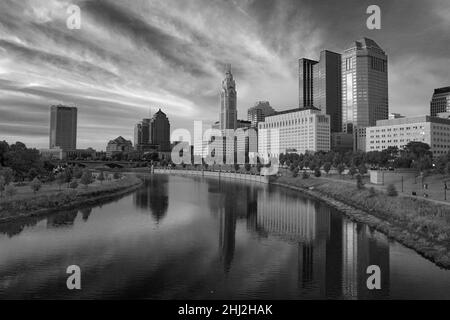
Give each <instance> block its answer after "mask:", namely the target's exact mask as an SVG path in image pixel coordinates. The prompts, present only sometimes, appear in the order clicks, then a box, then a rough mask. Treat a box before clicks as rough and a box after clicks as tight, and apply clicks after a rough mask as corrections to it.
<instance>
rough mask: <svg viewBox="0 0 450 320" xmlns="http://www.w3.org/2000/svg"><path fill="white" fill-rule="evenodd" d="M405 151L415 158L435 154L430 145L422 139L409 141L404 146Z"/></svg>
mask: <svg viewBox="0 0 450 320" xmlns="http://www.w3.org/2000/svg"><path fill="white" fill-rule="evenodd" d="M404 151H405V152H406V153H407V154H409V155H411V156H412V157H413V159H414V160H417V159H420V158H422V157H424V156H429V157H430V158H431V157H432V156H433V153H432V152H431V151H430V146H429V145H428V144H426V143H423V142H420V141H411V142H408V144H407V145H406V146H405V147H404Z"/></svg>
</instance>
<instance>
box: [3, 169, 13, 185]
mask: <svg viewBox="0 0 450 320" xmlns="http://www.w3.org/2000/svg"><path fill="white" fill-rule="evenodd" d="M0 176H2V177H3V178H4V179H5V185H7V184H10V183H11V181H12V180H13V177H14V172H13V171H12V169H11V168H0Z"/></svg>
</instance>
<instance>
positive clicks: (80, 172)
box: [73, 166, 83, 179]
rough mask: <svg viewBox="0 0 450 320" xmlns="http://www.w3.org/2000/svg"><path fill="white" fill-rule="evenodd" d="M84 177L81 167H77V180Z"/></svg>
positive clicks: (74, 174)
mask: <svg viewBox="0 0 450 320" xmlns="http://www.w3.org/2000/svg"><path fill="white" fill-rule="evenodd" d="M82 176H83V171H82V170H81V168H80V167H79V166H76V167H75V168H73V177H74V178H75V179H81V177H82Z"/></svg>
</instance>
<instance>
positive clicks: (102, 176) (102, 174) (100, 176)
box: [97, 171, 105, 184]
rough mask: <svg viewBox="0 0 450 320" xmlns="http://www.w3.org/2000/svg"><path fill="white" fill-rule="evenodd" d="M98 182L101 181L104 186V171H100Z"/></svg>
mask: <svg viewBox="0 0 450 320" xmlns="http://www.w3.org/2000/svg"><path fill="white" fill-rule="evenodd" d="M97 180H98V181H100V183H101V184H103V181H105V174H104V173H103V171H100V174H99V175H98V177H97Z"/></svg>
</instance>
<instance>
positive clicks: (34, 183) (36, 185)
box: [30, 177, 42, 194]
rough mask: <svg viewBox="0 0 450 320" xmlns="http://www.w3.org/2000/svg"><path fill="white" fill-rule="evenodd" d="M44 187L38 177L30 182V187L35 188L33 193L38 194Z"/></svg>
mask: <svg viewBox="0 0 450 320" xmlns="http://www.w3.org/2000/svg"><path fill="white" fill-rule="evenodd" d="M41 187H42V182H41V181H40V180H39V179H38V178H37V177H36V178H34V179H33V181H31V182H30V188H31V190H33V193H34V194H36V192H38V191H39V190H40V189H41Z"/></svg>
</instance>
